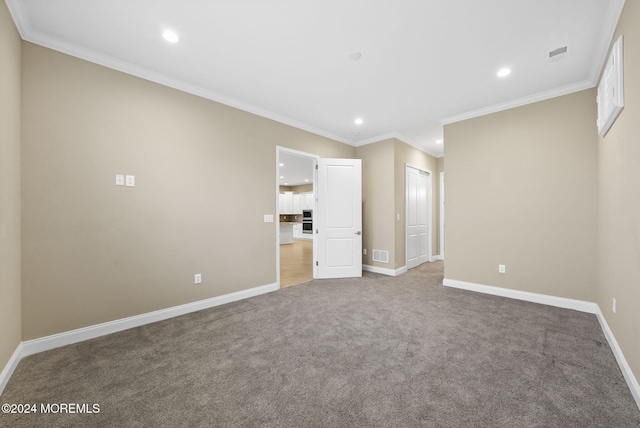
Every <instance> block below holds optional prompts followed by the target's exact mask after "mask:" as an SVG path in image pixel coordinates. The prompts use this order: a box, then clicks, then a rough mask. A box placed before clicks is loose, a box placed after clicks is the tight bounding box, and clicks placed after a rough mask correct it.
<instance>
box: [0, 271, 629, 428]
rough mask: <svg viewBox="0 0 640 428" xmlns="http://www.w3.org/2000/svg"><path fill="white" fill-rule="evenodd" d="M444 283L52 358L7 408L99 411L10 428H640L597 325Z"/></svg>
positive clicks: (374, 286) (34, 365)
mask: <svg viewBox="0 0 640 428" xmlns="http://www.w3.org/2000/svg"><path fill="white" fill-rule="evenodd" d="M441 284H442V262H436V263H428V264H426V265H423V266H421V267H419V268H416V269H413V270H411V271H410V272H408V273H407V274H405V275H402V276H400V277H397V278H391V277H386V276H382V275H376V274H371V273H365V275H364V277H363V278H358V279H347V280H323V281H312V282H309V283H306V284H302V285H298V286H293V287H289V288H286V289H282V290H280V291H277V292H274V293H270V294H267V295H262V296H258V297H255V298H252V299H248V300H245V301H241V302H236V303H231V304H228V305H224V306H220V307H217V308H213V309H209V310H205V311H201V312H197V313H193V314H189V315H185V316H181V317H178V318H174V319H171V320H167V321H163V322H159V323H155V324H151V325H147V326H143V327H139V328H135V329H131V330H127V331H124V332H120V333H116V334H112V335H109V336H105V337H101V338H97V339H93V340H90V341H86V342H83V343H78V344H75V345H71V346H66V347H64V348H59V349H54V350H51V351H47V352H43V353H40V354H36V355H33V356H30V357H27V358H25V359H24V360H23V361H22V362H21V363H20V364H19V366H18V367H17V369H16V371H15V373H14V375H13V377H12V378H11V380H10V381H9V384H8V385H7V387H6V389H5V392H4V394H3V395H2V397H1V398H0V402H2V403H23V404H24V403H35V404H37V406H38V407H39V406H40V405H41V404H42V403H44V404H51V403H54V404H60V403H79V404H83V403H84V404H89V405H91V404H94V403H95V404H98V405H99V413H93V414H62V413H57V414H52V413H48V414H42V413H38V414H23V415H11V414H0V426H3V427H35V426H38V427H48V426H56V427H57V426H78V427H92V426H99V427H143V426H144V427H181V426H184V427H187V426H188V427H194V426H203V427H204V426H215V427H414V426H424V427H432V426H433V427H640V411H639V410H638V407H637V406H636V404H635V402H634V400H633V398H632V396H631V393H630V391H629V389H628V387H627V385H626V383H625V381H624V378H623V377H622V374H621V372H620V370H619V368H618V366H617V364H616V362H615V359H614V357H613V354H612V353H611V350H610V349H609V346H608V344H607V341H606V339H605V337H604V335H603V333H602V331H601V329H600V327H599V324H598V321H597V319H596V317H595V316H594V315H590V314H584V313H580V312H575V311H571V310H565V309H559V308H553V307H548V306H543V305H538V304H533V303H526V302H520V301H515V300H509V299H505V298H501V297H495V296H487V295H483V294H478V293H472V292H466V291H462V290H456V289H450V288H446V287H443V286H442V285H441ZM53 409H54V410H55V409H57V408H56V407H55V406H54V407H53Z"/></svg>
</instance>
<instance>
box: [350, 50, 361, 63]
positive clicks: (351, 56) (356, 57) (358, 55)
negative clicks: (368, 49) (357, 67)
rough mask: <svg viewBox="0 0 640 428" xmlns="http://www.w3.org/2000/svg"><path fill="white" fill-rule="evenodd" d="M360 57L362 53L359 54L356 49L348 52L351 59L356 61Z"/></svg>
mask: <svg viewBox="0 0 640 428" xmlns="http://www.w3.org/2000/svg"><path fill="white" fill-rule="evenodd" d="M360 58H362V54H361V53H360V52H358V51H353V52H351V53H350V54H349V59H350V60H351V61H357V60H359V59H360Z"/></svg>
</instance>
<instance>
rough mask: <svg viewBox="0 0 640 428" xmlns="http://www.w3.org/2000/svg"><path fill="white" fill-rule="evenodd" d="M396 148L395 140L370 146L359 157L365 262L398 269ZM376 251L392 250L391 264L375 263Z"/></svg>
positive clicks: (364, 148)
mask: <svg viewBox="0 0 640 428" xmlns="http://www.w3.org/2000/svg"><path fill="white" fill-rule="evenodd" d="M393 146H394V140H385V141H381V142H378V143H373V144H367V145H365V146H361V147H358V148H357V149H356V156H357V157H358V158H359V159H362V248H364V249H367V255H363V256H362V263H363V264H365V265H369V266H376V267H379V268H383V269H393V270H395V266H396V262H395V260H396V255H395V236H394V233H395V231H394V211H393V200H394V182H393V180H394V174H393V156H394V154H393ZM373 249H376V250H383V251H388V252H389V263H380V262H374V261H373V260H372V258H373Z"/></svg>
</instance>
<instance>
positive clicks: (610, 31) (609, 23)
mask: <svg viewBox="0 0 640 428" xmlns="http://www.w3.org/2000/svg"><path fill="white" fill-rule="evenodd" d="M610 3H611V5H610V6H609V8H608V9H607V14H606V16H605V17H604V25H603V27H602V28H603V32H602V34H601V35H600V37H598V45H597V47H596V53H597V60H596V61H595V62H594V63H593V66H592V67H591V73H590V74H589V76H590V77H591V81H592V82H593V86H596V85H597V84H598V81H599V80H600V75H601V74H602V70H603V68H604V66H605V64H606V63H607V54H608V53H609V48H610V47H611V42H613V36H614V35H615V33H616V27H617V26H618V21H619V20H620V15H621V14H622V9H623V8H624V4H625V0H611V2H610Z"/></svg>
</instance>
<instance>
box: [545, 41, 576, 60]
mask: <svg viewBox="0 0 640 428" xmlns="http://www.w3.org/2000/svg"><path fill="white" fill-rule="evenodd" d="M570 53H571V47H570V45H566V46H561V47H559V48H556V49H553V50H551V51H549V52H547V62H555V61H560V60H561V59H563V58H566V57H568V56H569V54H570Z"/></svg>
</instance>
